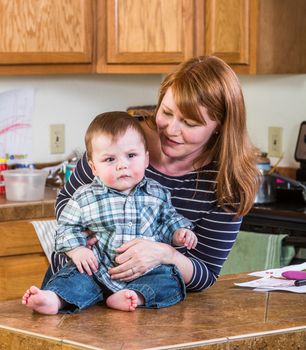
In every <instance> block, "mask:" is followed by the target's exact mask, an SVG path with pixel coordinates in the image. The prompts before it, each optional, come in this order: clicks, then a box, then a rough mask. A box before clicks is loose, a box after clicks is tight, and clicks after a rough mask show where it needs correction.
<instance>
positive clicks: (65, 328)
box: [0, 274, 306, 350]
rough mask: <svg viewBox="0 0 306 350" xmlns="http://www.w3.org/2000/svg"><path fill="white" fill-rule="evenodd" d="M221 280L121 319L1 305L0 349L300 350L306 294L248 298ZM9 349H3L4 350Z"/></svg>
mask: <svg viewBox="0 0 306 350" xmlns="http://www.w3.org/2000/svg"><path fill="white" fill-rule="evenodd" d="M250 279H253V277H250V276H248V275H247V274H238V275H226V276H222V277H220V279H219V280H218V281H217V283H216V284H215V285H214V286H212V287H211V288H209V289H208V290H206V291H203V292H200V293H189V294H188V296H187V299H186V300H185V301H183V302H181V303H179V304H178V305H175V306H172V307H170V308H164V309H159V310H157V309H137V310H136V311H135V312H121V311H117V310H111V309H108V308H107V307H106V306H104V305H100V306H94V307H92V308H89V309H87V310H84V311H82V312H80V313H77V314H73V315H63V314H59V315H54V316H44V315H40V314H36V313H32V311H31V310H29V309H27V308H26V307H24V306H23V305H21V303H20V300H11V301H5V302H0V344H2V345H3V348H10V344H14V349H15V350H18V349H25V348H27V349H42V348H48V349H51V348H52V349H58V348H60V349H62V350H64V349H65V350H68V349H69V350H71V349H74V350H76V349H96V350H97V349H112V350H116V349H118V350H119V349H120V350H129V349H135V350H137V349H155V350H157V349H170V348H171V349H183V348H184V349H187V348H188V349H189V348H193V349H203V350H204V349H205V350H223V349H224V350H243V349H267V350H269V349H271V350H272V349H278V350H295V349H306V294H295V293H289V292H288V293H286V292H254V291H252V290H251V289H247V288H239V287H236V286H234V282H244V281H246V280H250ZM6 346H7V347H6Z"/></svg>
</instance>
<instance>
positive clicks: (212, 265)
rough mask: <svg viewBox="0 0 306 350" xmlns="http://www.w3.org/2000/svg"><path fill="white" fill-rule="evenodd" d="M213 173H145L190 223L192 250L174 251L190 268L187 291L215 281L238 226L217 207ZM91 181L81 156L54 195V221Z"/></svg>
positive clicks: (210, 170) (150, 169) (238, 222)
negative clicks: (165, 191) (193, 236)
mask: <svg viewBox="0 0 306 350" xmlns="http://www.w3.org/2000/svg"><path fill="white" fill-rule="evenodd" d="M217 172H218V170H217V169H216V163H215V162H212V163H210V164H208V165H206V166H204V167H203V168H201V169H200V170H198V171H192V172H190V173H188V174H186V175H183V176H175V177H172V176H168V175H164V174H162V173H160V172H159V171H157V170H156V169H154V168H153V167H152V166H149V167H148V168H147V170H146V176H147V177H148V178H151V179H154V180H156V181H157V182H159V183H160V184H161V185H162V186H164V187H165V188H167V189H168V190H169V191H170V193H171V201H172V204H173V206H174V207H175V208H176V210H177V211H178V212H179V213H180V214H182V215H183V216H185V217H186V218H187V219H189V220H190V221H191V222H192V224H193V231H194V232H195V233H196V235H197V237H198V244H197V246H196V247H195V249H192V250H187V249H186V248H182V247H180V248H177V249H178V250H179V251H180V252H181V253H182V254H184V255H185V256H187V257H188V258H189V259H190V260H191V262H192V264H193V275H192V278H191V280H190V281H189V283H188V284H187V285H186V287H187V290H188V291H200V290H203V289H205V288H208V287H210V286H211V285H212V284H213V283H214V282H215V281H216V279H217V277H218V276H219V273H220V270H221V268H222V266H223V264H224V262H225V260H226V259H227V256H228V254H229V252H230V251H231V249H232V246H233V244H234V242H235V240H236V237H237V234H238V232H239V229H240V225H241V220H242V218H236V217H235V214H236V213H234V212H231V213H229V212H226V211H224V209H222V208H220V207H219V206H218V203H217V198H216V193H215V185H216V180H215V179H216V175H217ZM92 180H93V174H92V172H91V169H90V167H89V165H88V162H87V159H86V154H84V155H83V157H82V159H80V160H79V162H78V164H77V166H76V168H75V171H74V173H73V174H72V175H71V176H70V179H69V181H68V182H67V183H66V185H65V186H64V187H63V189H62V190H61V191H60V193H59V195H58V198H57V202H56V215H57V217H59V215H60V213H61V211H62V210H63V208H64V207H65V205H66V204H67V202H68V200H69V198H70V197H71V196H72V195H73V193H74V192H75V190H76V189H77V188H78V187H80V186H81V185H84V184H88V183H91V182H92ZM58 259H59V257H57V256H56V255H55V256H54V259H53V260H54V263H53V269H54V268H56V267H57V265H59V260H58ZM55 270H56V269H55Z"/></svg>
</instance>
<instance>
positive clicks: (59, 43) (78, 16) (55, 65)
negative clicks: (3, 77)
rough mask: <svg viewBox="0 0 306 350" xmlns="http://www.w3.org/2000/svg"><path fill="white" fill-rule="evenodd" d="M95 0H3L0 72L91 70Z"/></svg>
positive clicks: (0, 1) (0, 13) (0, 29)
mask: <svg viewBox="0 0 306 350" xmlns="http://www.w3.org/2000/svg"><path fill="white" fill-rule="evenodd" d="M95 3H96V0H64V1H63V0H39V1H37V0H0V23H1V24H0V37H1V40H0V73H1V74H14V73H17V74H23V73H25V74H29V73H69V72H91V71H92V70H93V67H94V65H93V63H94V34H95Z"/></svg>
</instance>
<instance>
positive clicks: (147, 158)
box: [145, 151, 150, 168]
mask: <svg viewBox="0 0 306 350" xmlns="http://www.w3.org/2000/svg"><path fill="white" fill-rule="evenodd" d="M149 163H150V156H149V152H148V151H147V152H146V160H145V166H146V168H147V167H148V166H149Z"/></svg>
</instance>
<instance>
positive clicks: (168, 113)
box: [163, 110, 172, 117]
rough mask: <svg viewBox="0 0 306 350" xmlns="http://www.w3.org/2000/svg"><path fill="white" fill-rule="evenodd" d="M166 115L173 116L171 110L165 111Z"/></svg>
mask: <svg viewBox="0 0 306 350" xmlns="http://www.w3.org/2000/svg"><path fill="white" fill-rule="evenodd" d="M163 113H164V115H166V116H167V117H171V116H172V113H171V112H169V111H165V110H164V111H163Z"/></svg>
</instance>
